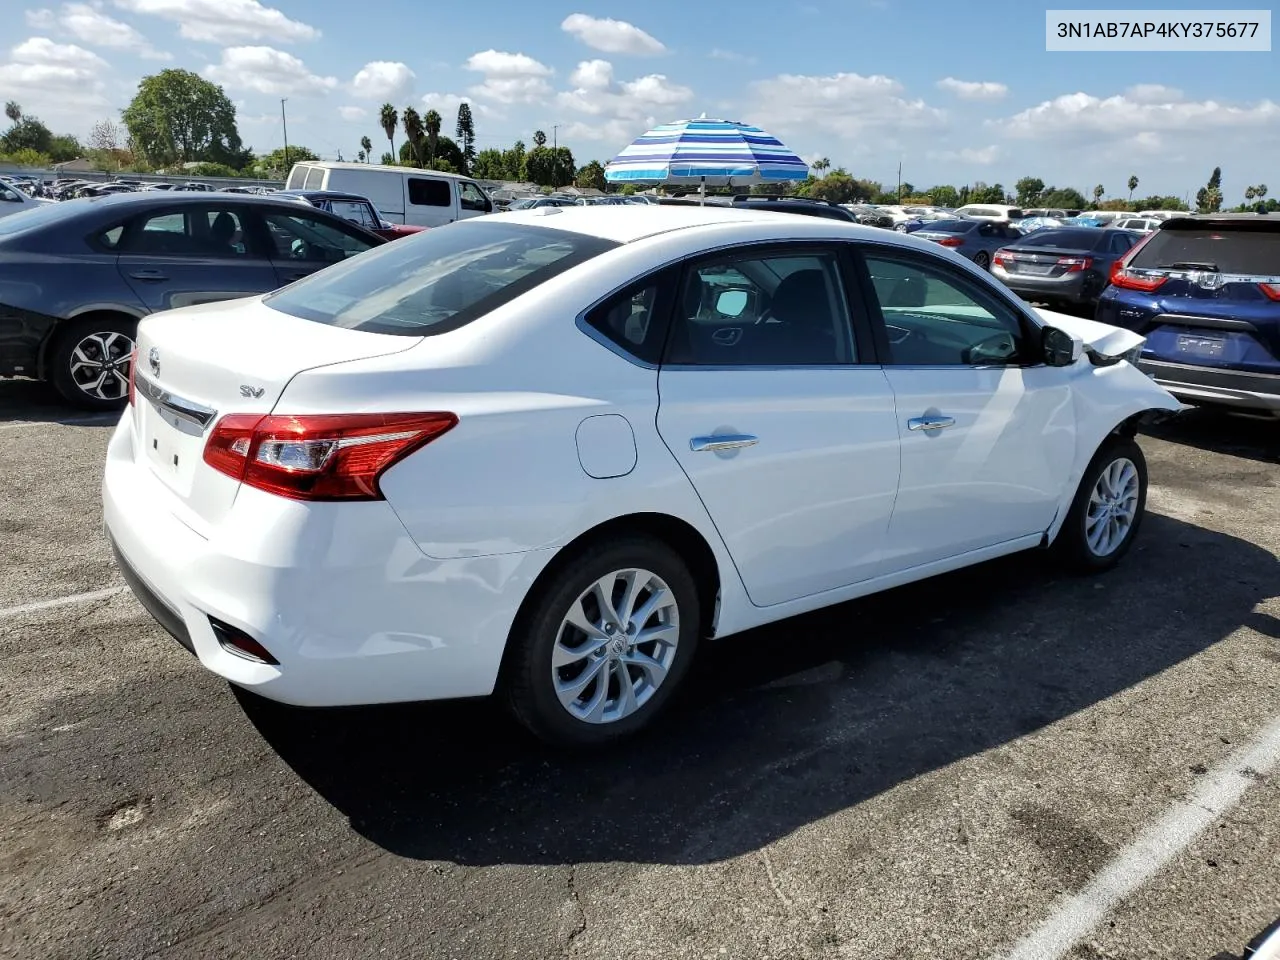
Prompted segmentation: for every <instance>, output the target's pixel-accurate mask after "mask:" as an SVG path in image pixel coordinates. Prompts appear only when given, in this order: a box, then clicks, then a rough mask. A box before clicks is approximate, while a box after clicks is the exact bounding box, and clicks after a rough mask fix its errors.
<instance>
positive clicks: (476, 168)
mask: <svg viewBox="0 0 1280 960" xmlns="http://www.w3.org/2000/svg"><path fill="white" fill-rule="evenodd" d="M471 175H472V176H473V177H478V178H479V179H481V180H505V179H507V171H506V166H505V165H504V164H503V162H502V151H501V150H498V149H495V148H494V147H489V148H488V149H486V150H481V151H480V152H479V153H477V154H476V159H475V162H474V163H472V164H471Z"/></svg>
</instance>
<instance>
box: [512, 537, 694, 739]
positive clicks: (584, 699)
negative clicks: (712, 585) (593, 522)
mask: <svg viewBox="0 0 1280 960" xmlns="http://www.w3.org/2000/svg"><path fill="white" fill-rule="evenodd" d="M601 598H604V599H605V603H604V604H602V603H601ZM531 599H532V604H531V606H530V607H529V608H528V609H527V610H526V612H525V613H524V614H523V615H522V616H521V617H520V619H519V620H518V621H517V624H516V626H515V628H514V629H513V631H512V635H511V638H510V641H509V642H510V644H511V645H512V647H511V650H510V653H509V657H510V660H509V661H508V663H507V667H506V671H505V673H506V676H505V684H506V696H507V701H508V704H509V706H510V708H511V710H512V712H513V713H514V714H515V716H516V718H517V719H518V720H519V721H520V722H521V723H522V724H524V725H525V726H526V727H527V728H528V729H529V730H530V731H532V732H533V734H534V735H535V736H537V737H539V738H540V739H542V740H545V741H547V742H548V743H552V744H555V745H558V746H570V747H585V746H597V745H601V744H605V743H610V742H612V741H615V740H618V739H620V738H622V737H626V736H629V735H631V734H633V733H636V732H637V731H638V730H640V729H641V728H642V727H645V726H647V725H648V724H649V723H650V722H652V721H653V719H654V718H655V717H657V716H658V715H659V714H660V713H661V712H662V710H663V708H664V707H665V706H666V704H667V702H668V701H669V700H670V699H671V697H672V695H673V694H674V693H675V692H676V690H677V688H678V687H679V686H680V683H681V681H682V680H683V679H684V677H685V675H686V674H687V673H688V670H689V667H690V665H691V664H692V662H693V658H694V654H695V652H696V649H697V645H698V634H699V631H700V626H699V625H700V624H701V622H702V617H701V610H700V608H699V596H698V588H697V584H696V583H695V581H694V578H693V574H692V573H690V571H689V567H688V565H687V564H686V563H685V562H684V561H683V560H682V559H681V558H680V556H679V554H677V553H676V552H675V551H674V550H672V549H671V547H669V546H667V545H666V544H665V543H662V542H661V541H658V540H653V539H650V538H648V537H642V536H629V537H626V538H624V539H621V540H614V541H609V542H601V543H597V544H594V545H590V546H587V547H586V548H584V549H583V550H582V551H581V552H579V553H577V554H576V555H574V556H573V557H571V558H567V559H566V560H565V561H564V562H563V563H561V564H560V565H559V568H558V569H557V570H556V571H555V572H554V573H553V574H552V575H551V576H550V578H549V579H548V580H547V581H546V582H545V583H544V584H543V585H542V586H541V587H540V588H539V593H538V595H537V596H536V597H534V598H531ZM637 621H639V622H637ZM624 683H625V684H627V687H624V686H623V684H624ZM628 688H629V689H628Z"/></svg>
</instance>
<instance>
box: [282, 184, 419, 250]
mask: <svg viewBox="0 0 1280 960" xmlns="http://www.w3.org/2000/svg"><path fill="white" fill-rule="evenodd" d="M272 196H273V197H286V198H287V197H293V198H295V199H297V200H301V201H303V202H305V203H309V204H311V205H312V206H313V207H317V208H319V209H321V210H324V211H327V212H328V213H332V214H333V215H334V216H338V217H342V219H344V220H350V221H351V222H352V223H354V224H356V225H357V226H361V227H364V228H365V229H366V230H369V231H372V232H373V233H376V234H377V235H378V236H380V237H384V238H386V239H387V240H398V239H400V238H401V237H408V236H411V235H413V234H415V233H421V232H422V231H423V230H426V229H427V228H426V227H414V226H410V225H409V224H406V223H388V222H387V221H386V220H383V219H382V217H381V216H380V215H379V214H378V210H377V208H376V207H374V205H373V201H372V200H370V199H369V198H368V197H362V196H360V195H359V194H355V193H341V192H339V191H336V190H280V191H277V192H276V193H273V194H272Z"/></svg>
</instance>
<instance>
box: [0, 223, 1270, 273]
mask: <svg viewBox="0 0 1280 960" xmlns="http://www.w3.org/2000/svg"><path fill="white" fill-rule="evenodd" d="M0 223H3V221H0ZM1257 226H1259V227H1267V226H1269V225H1266V224H1258V225H1257ZM1132 266H1135V267H1139V268H1146V269H1152V268H1156V269H1159V268H1162V267H1163V268H1168V267H1178V266H1182V267H1185V268H1187V269H1201V270H1217V271H1218V272H1220V273H1242V274H1246V275H1249V276H1277V275H1280V230H1277V229H1276V227H1274V226H1271V227H1270V229H1256V228H1255V229H1248V228H1245V227H1244V225H1243V224H1242V225H1241V228H1233V227H1230V226H1215V227H1205V228H1198V229H1192V230H1178V229H1174V230H1170V229H1169V228H1168V227H1164V228H1162V229H1160V230H1157V231H1156V232H1155V233H1153V234H1152V235H1151V239H1150V240H1148V241H1147V242H1146V243H1145V244H1143V245H1142V249H1140V250H1139V251H1138V252H1137V254H1135V256H1134V258H1133V263H1132Z"/></svg>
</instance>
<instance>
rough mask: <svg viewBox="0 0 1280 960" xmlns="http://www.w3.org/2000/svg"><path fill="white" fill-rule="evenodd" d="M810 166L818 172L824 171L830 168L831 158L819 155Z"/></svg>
mask: <svg viewBox="0 0 1280 960" xmlns="http://www.w3.org/2000/svg"><path fill="white" fill-rule="evenodd" d="M810 166H811V167H813V169H814V170H817V171H818V172H819V173H826V172H827V171H828V170H830V169H831V160H830V158H828V157H819V158H818V159H817V160H815V161H813V163H811V164H810Z"/></svg>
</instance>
